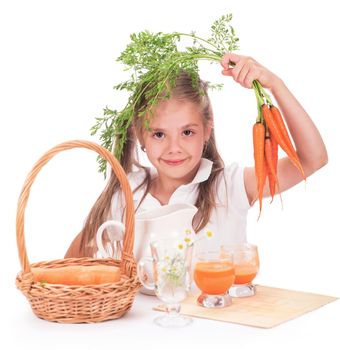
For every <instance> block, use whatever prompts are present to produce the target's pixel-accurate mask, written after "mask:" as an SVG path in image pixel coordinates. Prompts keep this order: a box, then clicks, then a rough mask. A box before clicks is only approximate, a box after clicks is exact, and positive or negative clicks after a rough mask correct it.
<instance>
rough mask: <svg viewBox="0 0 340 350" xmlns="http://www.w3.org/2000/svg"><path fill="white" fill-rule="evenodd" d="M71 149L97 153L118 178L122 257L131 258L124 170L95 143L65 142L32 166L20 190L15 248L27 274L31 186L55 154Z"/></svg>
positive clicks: (128, 193) (130, 212)
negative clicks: (122, 220) (122, 210)
mask: <svg viewBox="0 0 340 350" xmlns="http://www.w3.org/2000/svg"><path fill="white" fill-rule="evenodd" d="M72 148H86V149H89V150H92V151H95V152H97V153H98V154H99V155H100V156H102V157H103V158H104V159H105V160H107V161H108V162H109V164H110V165H111V167H112V171H113V172H114V173H115V175H116V176H117V178H118V181H119V182H120V184H121V187H122V191H123V193H124V196H125V200H126V220H125V226H126V230H125V235H124V243H123V255H122V259H124V257H127V258H131V257H132V250H133V243H134V226H135V213H134V205H133V197H132V192H131V187H130V185H129V182H128V179H127V176H126V174H125V171H124V169H123V168H122V166H121V165H120V163H119V162H118V160H117V159H116V158H115V157H114V156H113V155H112V154H111V153H110V152H109V151H108V150H106V149H105V148H103V147H101V146H99V145H98V144H96V143H93V142H90V141H83V140H74V141H67V142H64V143H61V144H59V145H57V146H55V147H53V148H51V149H50V150H49V151H47V152H46V153H45V154H44V155H43V156H42V157H41V158H40V159H39V160H38V161H37V162H36V163H35V165H34V167H33V169H32V170H31V172H30V173H29V174H28V176H27V178H26V181H25V183H24V186H23V188H22V190H21V194H20V196H19V200H18V207H17V217H16V235H17V246H18V253H19V259H20V264H21V268H22V270H23V271H24V272H25V273H27V272H31V267H30V263H29V260H28V257H27V251H26V244H25V223H24V219H25V209H26V205H27V201H28V197H29V194H30V189H31V186H32V184H33V182H34V180H35V178H36V176H37V175H38V173H39V171H40V170H41V169H42V168H43V166H44V165H45V164H46V163H48V161H49V160H51V159H52V158H53V157H54V156H55V155H56V154H58V153H59V152H62V151H66V150H69V149H72Z"/></svg>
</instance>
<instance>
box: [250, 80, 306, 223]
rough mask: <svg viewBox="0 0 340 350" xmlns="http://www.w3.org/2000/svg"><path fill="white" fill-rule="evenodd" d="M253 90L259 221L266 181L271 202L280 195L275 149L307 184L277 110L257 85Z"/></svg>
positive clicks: (256, 82) (254, 85) (257, 84)
mask: <svg viewBox="0 0 340 350" xmlns="http://www.w3.org/2000/svg"><path fill="white" fill-rule="evenodd" d="M253 88H254V91H255V95H256V99H257V106H258V117H257V119H256V123H255V124H254V126H253V146H254V160H255V175H256V180H257V193H258V200H259V205H260V213H259V218H260V215H261V211H262V197H263V189H264V186H265V184H266V180H267V178H268V182H269V190H270V194H271V197H272V201H273V198H274V195H275V193H276V192H277V191H278V192H279V193H280V186H279V180H278V176H277V163H278V146H280V147H281V148H282V150H283V151H284V152H285V153H286V154H287V156H288V157H289V159H290V160H291V161H292V163H293V164H294V165H295V166H296V167H297V169H298V170H299V172H300V173H301V176H302V177H303V179H304V180H306V176H305V173H304V171H303V168H302V166H301V163H300V160H299V157H298V155H297V153H296V150H295V148H294V146H293V143H292V141H291V139H290V136H289V134H288V131H287V128H286V126H285V123H284V120H283V118H282V115H281V113H280V110H279V109H278V108H277V107H275V106H274V105H273V103H272V102H271V99H270V97H269V96H268V94H267V93H266V92H265V90H264V89H263V87H262V86H261V85H260V83H259V82H258V81H256V80H255V81H254V82H253Z"/></svg>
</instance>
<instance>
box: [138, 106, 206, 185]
mask: <svg viewBox="0 0 340 350" xmlns="http://www.w3.org/2000/svg"><path fill="white" fill-rule="evenodd" d="M210 132H211V126H208V125H207V126H206V127H204V124H203V118H202V115H201V113H200V110H199V108H198V107H197V106H196V105H195V104H193V103H191V102H187V101H178V100H176V99H170V100H166V101H162V102H160V104H159V105H158V106H157V108H156V110H155V113H154V115H153V118H152V120H151V122H150V131H145V132H144V134H143V142H142V144H143V145H144V147H145V150H146V154H147V156H148V158H149V160H150V162H151V163H152V164H153V166H154V167H155V168H156V169H157V171H158V175H159V177H160V178H162V179H167V180H174V181H176V182H177V183H178V182H181V183H188V182H190V181H191V180H192V179H193V178H194V176H195V174H196V172H197V169H198V166H199V162H200V159H201V156H202V152H203V147H204V143H205V142H206V141H208V140H209V137H210Z"/></svg>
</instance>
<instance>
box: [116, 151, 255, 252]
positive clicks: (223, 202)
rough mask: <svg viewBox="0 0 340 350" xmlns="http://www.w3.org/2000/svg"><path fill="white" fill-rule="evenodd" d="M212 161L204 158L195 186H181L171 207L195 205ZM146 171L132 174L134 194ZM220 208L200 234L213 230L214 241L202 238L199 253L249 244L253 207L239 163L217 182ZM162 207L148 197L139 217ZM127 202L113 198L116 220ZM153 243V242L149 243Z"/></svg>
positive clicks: (119, 196) (135, 198) (139, 194)
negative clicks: (180, 204) (242, 243)
mask: <svg viewBox="0 0 340 350" xmlns="http://www.w3.org/2000/svg"><path fill="white" fill-rule="evenodd" d="M212 164H213V163H212V161H210V160H208V159H205V158H202V159H201V164H200V167H199V169H198V171H197V174H196V176H195V178H194V179H193V180H192V182H191V183H189V184H185V185H181V186H179V187H178V188H177V189H176V190H175V192H174V193H173V194H172V196H171V197H170V199H169V204H174V203H189V204H193V205H195V203H196V199H197V196H198V185H199V183H201V182H203V181H205V180H207V179H208V177H209V176H210V174H211V169H212ZM150 172H151V177H152V178H154V177H156V176H157V171H156V169H155V168H150ZM144 178H145V172H144V170H143V169H141V170H138V171H134V172H131V173H129V174H128V179H129V183H130V186H131V189H132V191H133V190H134V189H135V188H137V187H138V185H139V184H140V183H141V182H142V181H143V180H144ZM144 191H145V187H142V188H140V189H139V190H138V191H136V192H135V193H134V194H133V201H134V205H135V208H136V207H137V206H138V204H139V202H140V200H141V198H142V196H143V194H144ZM217 194H218V195H217V198H216V203H217V206H216V208H213V210H212V212H211V216H210V221H209V223H208V224H207V226H206V227H205V228H203V230H201V231H200V232H197V234H199V235H201V234H204V233H205V232H206V231H208V230H209V231H212V232H213V237H212V238H211V239H202V240H199V241H197V242H196V243H195V245H194V249H195V253H197V252H200V251H210V250H218V249H219V248H220V246H221V245H223V244H233V243H241V242H245V241H246V227H247V213H248V209H249V208H250V205H249V202H248V197H247V195H246V191H245V187H244V181H243V169H242V168H241V167H239V166H238V164H236V163H232V164H231V165H229V166H227V167H225V169H224V171H222V172H221V176H220V177H219V179H217ZM161 205H162V204H161V203H160V202H159V201H158V200H157V199H156V198H155V197H153V196H152V195H151V194H150V193H148V194H147V195H146V197H145V198H144V200H143V202H142V203H141V205H140V206H139V208H138V210H137V212H136V214H138V213H140V212H142V211H145V210H150V209H154V208H157V207H160V206H161ZM124 206H125V200H124V198H122V194H121V192H119V193H116V194H115V195H114V196H113V199H112V219H113V220H118V221H121V220H122V212H123V208H124ZM145 244H147V245H148V244H149V242H145Z"/></svg>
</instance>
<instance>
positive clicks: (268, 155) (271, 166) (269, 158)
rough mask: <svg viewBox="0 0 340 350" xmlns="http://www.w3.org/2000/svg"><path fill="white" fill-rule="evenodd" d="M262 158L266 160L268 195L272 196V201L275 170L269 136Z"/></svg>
mask: <svg viewBox="0 0 340 350" xmlns="http://www.w3.org/2000/svg"><path fill="white" fill-rule="evenodd" d="M264 156H265V159H266V164H267V170H268V181H269V190H270V195H271V196H272V201H273V199H274V195H275V192H276V188H277V183H278V180H277V176H276V169H275V160H274V155H273V148H272V141H271V139H270V138H269V136H266V139H265V143H264Z"/></svg>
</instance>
